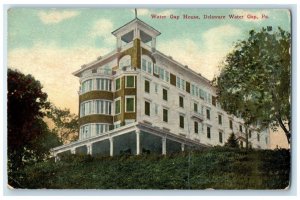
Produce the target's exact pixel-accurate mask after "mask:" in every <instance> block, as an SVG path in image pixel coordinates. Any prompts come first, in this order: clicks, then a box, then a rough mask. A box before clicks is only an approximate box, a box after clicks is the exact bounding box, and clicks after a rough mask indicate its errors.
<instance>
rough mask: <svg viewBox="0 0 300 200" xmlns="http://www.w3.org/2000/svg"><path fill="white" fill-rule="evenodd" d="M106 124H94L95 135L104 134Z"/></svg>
mask: <svg viewBox="0 0 300 200" xmlns="http://www.w3.org/2000/svg"><path fill="white" fill-rule="evenodd" d="M108 130H109V129H108V124H96V134H97V135H99V134H101V133H105V132H106V131H108Z"/></svg>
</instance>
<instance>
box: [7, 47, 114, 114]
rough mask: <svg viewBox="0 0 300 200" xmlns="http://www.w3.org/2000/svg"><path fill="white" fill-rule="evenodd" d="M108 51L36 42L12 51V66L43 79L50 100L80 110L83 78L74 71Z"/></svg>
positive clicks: (10, 58)
mask: <svg viewBox="0 0 300 200" xmlns="http://www.w3.org/2000/svg"><path fill="white" fill-rule="evenodd" d="M107 52H108V49H98V48H91V47H86V46H83V47H79V46H78V47H76V48H73V49H63V48H60V47H58V46H56V45H55V44H36V45H35V46H33V47H31V48H17V49H14V50H12V51H10V52H9V53H8V66H9V67H12V68H16V69H19V70H20V71H21V72H23V73H25V74H32V75H33V76H34V77H35V78H36V79H37V80H39V81H40V82H41V83H42V85H43V87H44V91H45V92H46V93H47V94H48V99H49V100H50V101H52V102H54V103H55V104H56V105H57V106H59V107H62V108H65V107H66V108H70V109H71V111H72V112H73V113H76V114H77V113H78V94H77V91H78V88H79V82H78V78H77V77H75V76H73V75H72V73H73V72H74V71H76V70H78V69H80V66H81V65H83V64H86V63H89V62H91V61H93V60H95V59H96V58H97V57H98V56H100V55H104V54H106V53H107Z"/></svg>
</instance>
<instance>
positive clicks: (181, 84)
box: [176, 76, 185, 90]
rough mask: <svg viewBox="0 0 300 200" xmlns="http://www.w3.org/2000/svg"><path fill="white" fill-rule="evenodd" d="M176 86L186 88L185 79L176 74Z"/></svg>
mask: <svg viewBox="0 0 300 200" xmlns="http://www.w3.org/2000/svg"><path fill="white" fill-rule="evenodd" d="M176 87H178V88H180V89H182V90H185V80H183V79H181V78H179V77H178V76H176Z"/></svg>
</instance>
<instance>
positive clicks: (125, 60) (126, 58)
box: [119, 55, 131, 69]
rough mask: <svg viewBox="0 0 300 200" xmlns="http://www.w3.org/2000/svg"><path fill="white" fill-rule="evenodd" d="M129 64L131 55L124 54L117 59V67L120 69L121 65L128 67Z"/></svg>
mask: <svg viewBox="0 0 300 200" xmlns="http://www.w3.org/2000/svg"><path fill="white" fill-rule="evenodd" d="M129 66H131V56H130V55H126V56H123V57H122V58H121V59H120V61H119V68H120V69H122V67H129Z"/></svg>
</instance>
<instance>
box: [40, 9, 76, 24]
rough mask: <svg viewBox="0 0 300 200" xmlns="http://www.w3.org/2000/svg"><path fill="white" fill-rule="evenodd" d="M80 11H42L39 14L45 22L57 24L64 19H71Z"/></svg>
mask: <svg viewBox="0 0 300 200" xmlns="http://www.w3.org/2000/svg"><path fill="white" fill-rule="evenodd" d="M79 14H80V12H78V11H66V10H65V11H56V10H52V11H40V12H38V16H39V18H40V20H41V21H42V22H43V23H44V24H57V23H60V22H62V21H63V20H66V19H70V18H72V17H76V16H77V15H79Z"/></svg>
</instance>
